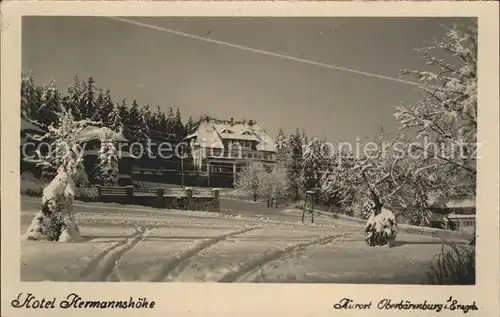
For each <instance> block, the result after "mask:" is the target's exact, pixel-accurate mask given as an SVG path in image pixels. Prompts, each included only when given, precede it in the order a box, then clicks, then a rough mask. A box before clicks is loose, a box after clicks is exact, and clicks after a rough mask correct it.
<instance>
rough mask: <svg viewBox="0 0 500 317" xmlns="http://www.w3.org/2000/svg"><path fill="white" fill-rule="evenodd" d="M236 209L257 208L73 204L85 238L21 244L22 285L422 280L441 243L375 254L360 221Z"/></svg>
mask: <svg viewBox="0 0 500 317" xmlns="http://www.w3.org/2000/svg"><path fill="white" fill-rule="evenodd" d="M238 205H240V206H241V207H242V209H243V208H245V207H246V205H252V206H250V207H247V209H250V210H249V211H247V213H246V214H245V215H234V214H232V215H231V214H230V211H229V210H228V211H227V213H226V212H224V209H223V211H222V213H221V214H213V213H207V212H205V213H203V212H194V211H189V212H185V211H175V210H170V211H168V212H164V211H160V210H157V209H152V208H147V207H132V206H116V205H107V204H82V203H76V206H75V211H76V213H77V215H78V216H77V220H78V222H79V224H80V227H81V233H82V236H83V237H84V240H83V241H81V242H78V243H71V244H68V243H53V242H35V241H25V242H23V244H22V248H21V250H22V254H21V279H22V280H23V281H44V280H50V281H89V282H92V281H94V282H98V281H101V282H104V281H112V282H117V281H142V282H261V283H264V282H273V283H368V284H370V283H374V284H378V283H384V284H387V283H389V284H421V283H426V280H425V278H426V273H427V272H428V271H429V268H430V261H431V259H432V258H433V256H434V255H435V254H437V253H439V252H440V250H441V247H442V243H443V240H442V239H440V238H436V237H431V236H426V235H421V234H420V235H419V234H401V235H400V237H399V238H398V242H399V244H398V245H397V246H396V247H393V248H390V249H389V248H386V247H375V248H374V247H369V246H367V245H366V243H365V241H364V232H363V229H364V226H363V225H362V224H356V223H353V222H350V221H346V220H344V221H343V220H334V219H331V218H328V217H325V216H323V217H321V216H317V219H316V223H315V224H305V225H304V224H302V223H301V219H300V211H299V210H295V211H287V210H280V211H274V212H273V213H272V214H270V215H269V214H268V215H266V214H265V213H264V214H255V213H254V212H255V211H254V210H256V208H255V206H254V204H253V203H251V202H240V203H238ZM22 207H23V212H22V213H21V222H22V226H21V229H22V230H23V232H24V231H26V229H27V226H28V224H29V221H30V220H31V218H32V217H33V215H34V214H35V213H36V211H37V207H38V201H37V200H36V199H32V198H26V199H23V203H22ZM258 207H259V208H261V209H262V210H266V207H265V205H264V203H260V204H258ZM457 242H458V243H466V241H464V240H458V241H457ZM360 259H362V260H361V261H360ZM54 261H57V263H59V264H58V265H57V266H54V265H52V263H54Z"/></svg>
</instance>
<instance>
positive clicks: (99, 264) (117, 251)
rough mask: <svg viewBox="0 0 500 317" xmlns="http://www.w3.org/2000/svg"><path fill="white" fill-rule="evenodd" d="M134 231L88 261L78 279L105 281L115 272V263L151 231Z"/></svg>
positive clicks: (140, 229) (141, 229)
mask: <svg viewBox="0 0 500 317" xmlns="http://www.w3.org/2000/svg"><path fill="white" fill-rule="evenodd" d="M135 230H136V232H135V233H134V234H132V235H130V236H129V237H128V238H127V239H125V240H121V241H119V242H118V243H116V244H114V245H113V246H111V247H110V248H108V249H106V250H104V251H103V252H101V253H100V254H98V255H97V256H96V257H95V258H94V259H93V260H92V261H90V263H89V264H88V265H87V267H86V268H85V269H84V270H83V271H82V272H81V273H80V279H81V280H83V281H87V282H104V281H107V280H108V278H109V277H110V276H111V274H112V273H113V271H114V270H115V267H116V262H117V261H118V260H119V259H120V258H121V257H122V256H123V255H124V254H125V253H126V252H128V251H129V250H130V249H132V248H133V247H135V246H136V245H137V244H138V243H139V242H140V241H142V240H143V239H144V238H145V234H146V233H148V232H149V231H150V230H152V228H150V229H148V230H145V229H144V228H143V227H138V228H136V229H135ZM96 271H97V272H96Z"/></svg>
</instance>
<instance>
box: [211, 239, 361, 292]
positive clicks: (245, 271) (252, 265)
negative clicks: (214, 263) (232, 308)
mask: <svg viewBox="0 0 500 317" xmlns="http://www.w3.org/2000/svg"><path fill="white" fill-rule="evenodd" d="M352 236H353V234H351V233H343V234H337V235H331V236H326V237H321V238H319V239H316V240H313V241H309V242H303V243H299V244H295V245H292V246H289V247H286V248H284V249H281V250H277V251H274V252H271V253H268V254H265V255H264V256H262V257H260V258H257V259H255V260H253V261H249V262H248V263H246V264H244V265H243V266H242V267H240V268H239V269H238V270H236V271H232V272H229V273H227V274H226V275H224V276H222V277H221V278H220V279H219V281H218V282H219V283H232V282H244V281H245V279H246V277H248V276H249V275H250V274H251V273H253V272H255V271H257V270H259V269H261V268H263V267H265V266H266V265H268V264H269V263H271V262H274V261H278V260H279V259H281V258H283V257H285V256H287V255H288V256H289V255H291V254H293V253H295V252H297V251H301V250H303V249H305V248H307V247H310V246H314V245H323V244H328V243H331V242H333V241H335V240H338V239H339V238H349V237H352Z"/></svg>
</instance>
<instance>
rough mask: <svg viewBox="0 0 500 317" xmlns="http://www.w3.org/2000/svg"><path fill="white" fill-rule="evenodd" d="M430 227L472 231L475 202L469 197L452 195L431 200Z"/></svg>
mask: <svg viewBox="0 0 500 317" xmlns="http://www.w3.org/2000/svg"><path fill="white" fill-rule="evenodd" d="M431 211H432V215H431V219H430V223H431V227H434V228H441V229H447V230H457V231H468V232H474V230H475V228H476V202H475V200H474V198H471V197H452V198H448V199H441V200H436V201H434V202H432V204H431Z"/></svg>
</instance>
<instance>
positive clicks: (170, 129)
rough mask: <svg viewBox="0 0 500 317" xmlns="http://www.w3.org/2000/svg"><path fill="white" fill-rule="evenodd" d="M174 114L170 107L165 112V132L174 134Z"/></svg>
mask: <svg viewBox="0 0 500 317" xmlns="http://www.w3.org/2000/svg"><path fill="white" fill-rule="evenodd" d="M175 132H176V131H175V116H174V110H173V109H172V107H170V108H169V109H168V113H167V134H169V135H175Z"/></svg>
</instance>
